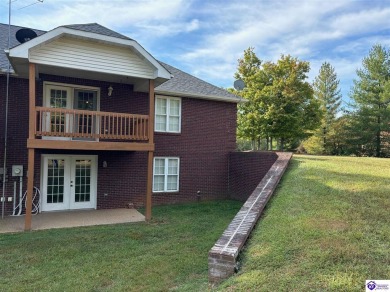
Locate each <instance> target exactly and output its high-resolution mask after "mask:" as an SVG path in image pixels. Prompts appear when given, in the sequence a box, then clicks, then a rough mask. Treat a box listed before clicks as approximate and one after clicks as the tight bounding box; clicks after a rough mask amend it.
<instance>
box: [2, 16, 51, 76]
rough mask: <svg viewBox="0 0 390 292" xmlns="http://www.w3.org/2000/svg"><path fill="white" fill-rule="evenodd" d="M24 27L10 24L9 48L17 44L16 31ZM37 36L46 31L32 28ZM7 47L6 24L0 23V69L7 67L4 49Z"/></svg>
mask: <svg viewBox="0 0 390 292" xmlns="http://www.w3.org/2000/svg"><path fill="white" fill-rule="evenodd" d="M21 28H24V27H21V26H15V25H11V42H10V43H11V46H10V47H11V48H13V47H16V46H17V45H19V44H20V43H19V41H18V40H17V39H16V37H15V35H16V32H17V31H18V30H19V29H21ZM33 31H35V32H36V34H37V35H38V36H40V35H42V34H44V33H46V32H45V31H42V30H37V29H33ZM6 49H8V24H3V23H0V71H2V70H7V69H8V58H7V55H6V54H5V52H4V50H6Z"/></svg>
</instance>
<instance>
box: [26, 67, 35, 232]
mask: <svg viewBox="0 0 390 292" xmlns="http://www.w3.org/2000/svg"><path fill="white" fill-rule="evenodd" d="M35 121H36V117H35V64H31V63H30V64H29V131H28V138H29V139H34V138H35ZM34 156H35V150H34V148H29V149H28V165H27V198H26V217H25V221H24V230H25V231H29V230H31V211H32V196H33V191H34Z"/></svg>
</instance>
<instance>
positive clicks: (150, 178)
mask: <svg viewBox="0 0 390 292" xmlns="http://www.w3.org/2000/svg"><path fill="white" fill-rule="evenodd" d="M148 133H149V144H154V80H149V127H148ZM146 181H147V182H146V212H145V218H146V220H147V221H149V220H150V219H151V218H152V192H153V151H148V174H147V180H146Z"/></svg>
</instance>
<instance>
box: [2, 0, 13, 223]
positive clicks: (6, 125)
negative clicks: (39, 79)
mask: <svg viewBox="0 0 390 292" xmlns="http://www.w3.org/2000/svg"><path fill="white" fill-rule="evenodd" d="M10 48H11V0H9V1H8V51H9V49H10ZM10 72H11V63H10V62H9V59H8V70H7V86H6V88H7V89H6V91H7V92H6V95H5V126H4V157H3V158H4V161H3V192H2V196H1V219H4V212H5V180H6V178H7V174H6V167H7V142H8V137H7V136H8V98H9V75H10Z"/></svg>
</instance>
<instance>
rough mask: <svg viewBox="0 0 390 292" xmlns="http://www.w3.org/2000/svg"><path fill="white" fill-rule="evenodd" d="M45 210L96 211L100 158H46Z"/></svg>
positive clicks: (44, 157) (67, 156)
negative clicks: (98, 162) (98, 160)
mask: <svg viewBox="0 0 390 292" xmlns="http://www.w3.org/2000/svg"><path fill="white" fill-rule="evenodd" d="M42 163H43V172H42V192H41V193H42V199H41V201H42V202H41V203H42V208H41V211H58V210H75V209H92V208H93V209H96V192H97V156H93V155H51V154H47V155H43V159H42Z"/></svg>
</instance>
